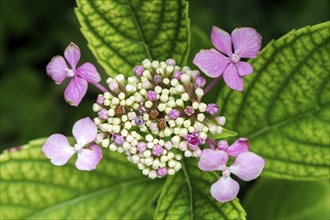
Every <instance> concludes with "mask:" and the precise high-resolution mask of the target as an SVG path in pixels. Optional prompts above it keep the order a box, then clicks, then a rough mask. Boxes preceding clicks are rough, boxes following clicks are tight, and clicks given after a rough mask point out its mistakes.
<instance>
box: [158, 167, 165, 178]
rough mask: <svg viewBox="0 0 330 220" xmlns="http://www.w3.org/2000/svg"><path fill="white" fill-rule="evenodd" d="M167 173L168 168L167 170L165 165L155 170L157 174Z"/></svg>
mask: <svg viewBox="0 0 330 220" xmlns="http://www.w3.org/2000/svg"><path fill="white" fill-rule="evenodd" d="M167 173H168V170H167V168H166V167H161V168H159V169H158V170H157V174H158V175H159V176H166V175H167Z"/></svg>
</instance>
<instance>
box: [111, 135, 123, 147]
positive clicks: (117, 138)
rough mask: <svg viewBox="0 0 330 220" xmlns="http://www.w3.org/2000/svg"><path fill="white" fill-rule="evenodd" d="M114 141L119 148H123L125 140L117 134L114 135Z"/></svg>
mask: <svg viewBox="0 0 330 220" xmlns="http://www.w3.org/2000/svg"><path fill="white" fill-rule="evenodd" d="M112 140H113V142H114V143H115V144H116V145H117V146H121V145H123V143H124V138H123V137H122V136H121V135H119V134H117V133H115V134H113V135H112Z"/></svg>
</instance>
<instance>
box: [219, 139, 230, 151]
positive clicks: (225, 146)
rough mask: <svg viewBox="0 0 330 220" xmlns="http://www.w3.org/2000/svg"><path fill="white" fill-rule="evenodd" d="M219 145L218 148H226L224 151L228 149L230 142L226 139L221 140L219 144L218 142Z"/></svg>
mask: <svg viewBox="0 0 330 220" xmlns="http://www.w3.org/2000/svg"><path fill="white" fill-rule="evenodd" d="M217 146H218V149H219V150H224V151H226V150H227V148H228V147H229V145H228V142H227V141H224V140H222V141H219V142H218V144H217Z"/></svg>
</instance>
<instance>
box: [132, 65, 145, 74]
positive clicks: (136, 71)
mask: <svg viewBox="0 0 330 220" xmlns="http://www.w3.org/2000/svg"><path fill="white" fill-rule="evenodd" d="M143 71H144V69H143V67H142V66H136V67H134V69H133V72H134V74H135V75H136V76H142V74H143Z"/></svg>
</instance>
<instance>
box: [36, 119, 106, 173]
mask: <svg viewBox="0 0 330 220" xmlns="http://www.w3.org/2000/svg"><path fill="white" fill-rule="evenodd" d="M72 134H73V136H74V138H75V139H76V141H77V143H76V144H75V145H74V146H73V147H72V146H70V143H69V141H68V139H67V138H66V137H65V136H64V135H62V134H53V135H51V136H50V137H49V138H48V139H47V141H46V142H45V144H44V145H43V146H42V151H43V153H44V154H45V155H46V157H47V158H49V159H51V163H52V164H54V165H57V166H63V165H64V164H66V163H67V162H68V161H69V159H70V158H71V157H72V156H73V155H74V154H75V153H77V154H78V157H77V160H76V163H75V165H76V167H77V169H79V170H93V169H95V168H96V166H97V164H98V163H99V162H100V160H101V159H102V149H101V148H100V147H99V146H97V145H95V144H93V143H92V142H93V141H94V140H95V138H96V136H97V127H96V125H95V124H94V122H93V121H92V120H91V119H90V118H88V117H87V118H83V119H80V120H79V121H77V122H76V123H75V124H74V126H73V129H72Z"/></svg>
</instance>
